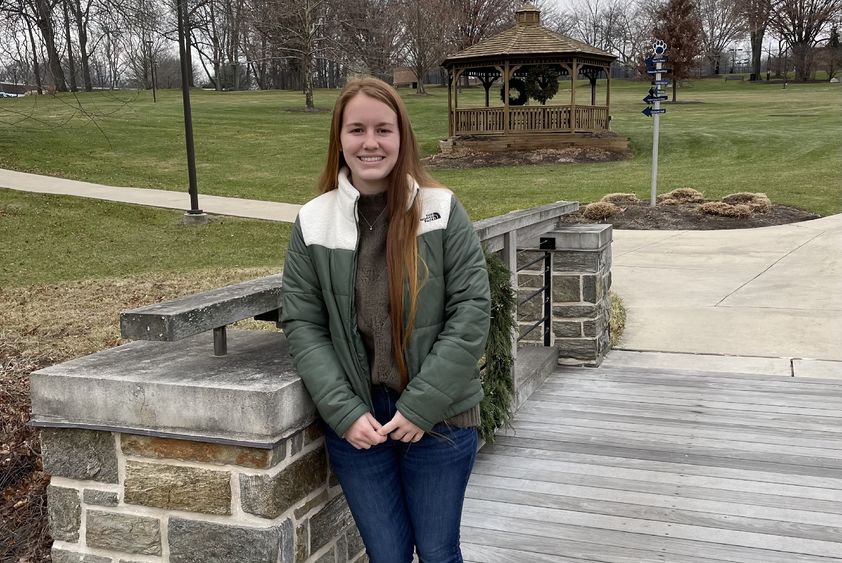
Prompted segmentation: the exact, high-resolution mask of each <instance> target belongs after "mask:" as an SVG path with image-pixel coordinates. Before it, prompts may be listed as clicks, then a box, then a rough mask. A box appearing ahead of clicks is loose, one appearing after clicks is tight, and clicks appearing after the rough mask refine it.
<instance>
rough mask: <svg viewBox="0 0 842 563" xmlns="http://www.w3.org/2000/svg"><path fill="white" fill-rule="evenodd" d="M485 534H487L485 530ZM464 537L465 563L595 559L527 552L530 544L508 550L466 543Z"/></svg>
mask: <svg viewBox="0 0 842 563" xmlns="http://www.w3.org/2000/svg"><path fill="white" fill-rule="evenodd" d="M483 532H485V533H487V532H486V531H485V530H483ZM462 537H463V540H462V560H463V561H464V562H465V563H590V562H592V561H594V559H579V558H576V559H573V558H572V557H564V556H562V555H552V554H550V553H539V552H536V551H531V550H529V551H526V550H524V549H523V548H527V547H531V546H529V545H528V544H524V545H523V546H519V548H512V549H507V548H505V547H494V546H491V545H487V544H486V542H483V543H482V544H476V543H470V542H466V541H464V537H465V534H464V532H463V534H462ZM472 538H473V536H472Z"/></svg>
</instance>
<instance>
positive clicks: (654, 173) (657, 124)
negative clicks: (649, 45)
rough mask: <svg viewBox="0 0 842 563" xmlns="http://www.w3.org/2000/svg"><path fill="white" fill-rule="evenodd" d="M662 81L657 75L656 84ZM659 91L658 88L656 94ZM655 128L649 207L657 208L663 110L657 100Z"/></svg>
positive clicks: (659, 66) (656, 68)
mask: <svg viewBox="0 0 842 563" xmlns="http://www.w3.org/2000/svg"><path fill="white" fill-rule="evenodd" d="M661 68H662V67H661V63H660V62H657V63H655V70H658V71H660V70H661ZM660 79H661V73H660V72H658V73H656V74H655V80H656V83H657V81H658V80H660ZM657 91H658V89H657V88H656V92H657ZM654 109H655V126H654V127H653V129H652V189H651V194H650V197H649V205H650V206H651V207H655V206H656V205H657V199H658V197H657V194H658V136H659V135H660V130H661V114H660V112H659V111H658V110H659V109H661V100H655V107H654Z"/></svg>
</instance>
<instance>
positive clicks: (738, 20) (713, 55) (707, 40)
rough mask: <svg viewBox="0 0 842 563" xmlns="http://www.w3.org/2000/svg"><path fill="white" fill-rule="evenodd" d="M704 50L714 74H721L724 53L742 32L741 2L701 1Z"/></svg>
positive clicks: (731, 0)
mask: <svg viewBox="0 0 842 563" xmlns="http://www.w3.org/2000/svg"><path fill="white" fill-rule="evenodd" d="M699 14H700V16H701V21H702V49H703V53H704V56H705V58H706V59H707V60H708V63H709V64H710V67H711V69H712V71H713V74H719V65H720V61H721V59H722V53H723V52H725V48H726V47H727V46H728V44H730V43H731V42H732V41H733V40H734V39H735V38H736V37H737V35H739V34H740V32H742V30H743V29H744V27H743V20H742V17H741V14H740V5H739V0H699Z"/></svg>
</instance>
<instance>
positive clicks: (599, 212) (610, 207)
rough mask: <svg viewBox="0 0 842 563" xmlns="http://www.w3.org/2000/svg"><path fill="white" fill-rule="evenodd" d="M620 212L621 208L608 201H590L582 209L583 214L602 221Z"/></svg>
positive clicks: (592, 219) (587, 217) (593, 219)
mask: <svg viewBox="0 0 842 563" xmlns="http://www.w3.org/2000/svg"><path fill="white" fill-rule="evenodd" d="M619 212H620V208H619V207H617V206H616V205H614V204H613V203H609V202H607V201H597V202H594V203H589V204H588V205H586V206H585V210H584V211H582V216H583V217H585V218H586V219H590V220H591V221H602V220H603V219H608V218H609V217H611V216H612V215H615V214H617V213H619Z"/></svg>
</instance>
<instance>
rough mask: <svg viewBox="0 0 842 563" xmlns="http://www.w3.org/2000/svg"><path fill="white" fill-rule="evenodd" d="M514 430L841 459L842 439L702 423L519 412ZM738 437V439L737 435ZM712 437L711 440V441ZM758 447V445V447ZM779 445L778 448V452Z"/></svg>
mask: <svg viewBox="0 0 842 563" xmlns="http://www.w3.org/2000/svg"><path fill="white" fill-rule="evenodd" d="M512 427H513V428H514V429H516V430H517V429H518V428H525V429H536V430H545V431H549V432H553V431H556V430H559V431H564V432H570V433H578V434H588V435H590V436H602V435H606V436H614V435H617V434H625V433H629V434H632V435H634V436H638V437H645V438H648V439H653V440H660V441H663V442H665V443H674V442H686V441H687V440H693V443H694V444H699V445H704V444H706V443H710V444H713V443H714V442H716V443H717V444H719V443H723V442H727V443H728V444H729V446H742V445H743V444H746V445H747V447H748V448H754V447H756V446H764V448H763V449H766V448H767V447H768V446H791V448H787V452H788V453H792V454H803V455H820V456H826V457H833V458H835V459H842V438H837V439H820V438H812V439H810V438H806V437H805V438H803V439H799V438H798V437H797V436H792V435H790V436H778V435H776V434H775V433H774V432H773V431H768V430H767V431H763V430H750V429H743V430H741V431H740V432H738V433H728V432H725V431H723V430H722V429H719V428H707V427H706V426H705V425H703V424H697V425H694V426H692V427H687V426H682V425H679V424H659V425H653V424H633V423H622V422H614V421H611V422H602V421H599V420H582V419H561V418H559V419H554V418H548V417H547V416H544V415H530V414H528V413H518V415H517V418H516V419H515V422H514V424H513V426H512ZM735 436H736V437H738V438H737V439H735V438H734V437H735ZM708 440H710V442H708ZM758 450H759V448H758ZM779 450H780V448H778V451H779Z"/></svg>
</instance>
